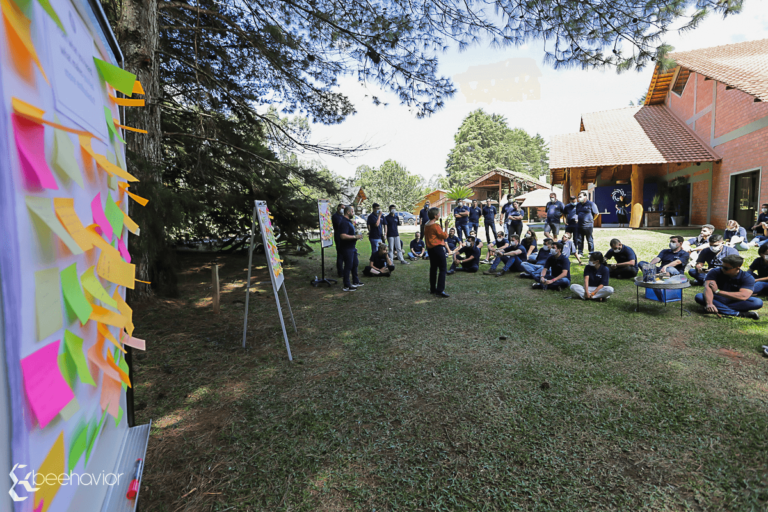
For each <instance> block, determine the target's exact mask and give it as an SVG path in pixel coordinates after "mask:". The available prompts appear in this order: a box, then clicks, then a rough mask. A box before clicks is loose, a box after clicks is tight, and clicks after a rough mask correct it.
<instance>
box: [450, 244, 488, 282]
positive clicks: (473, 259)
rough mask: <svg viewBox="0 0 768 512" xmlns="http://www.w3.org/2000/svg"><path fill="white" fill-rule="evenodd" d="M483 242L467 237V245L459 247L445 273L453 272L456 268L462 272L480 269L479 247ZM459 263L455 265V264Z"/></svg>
mask: <svg viewBox="0 0 768 512" xmlns="http://www.w3.org/2000/svg"><path fill="white" fill-rule="evenodd" d="M482 246H483V242H481V241H480V240H477V241H475V237H473V236H470V237H469V238H467V245H465V246H464V247H462V248H461V249H459V251H458V254H454V255H453V264H452V265H451V268H450V270H448V272H446V274H453V273H454V272H456V271H457V270H461V271H463V272H477V271H478V270H479V269H480V248H481V247H482ZM457 263H458V264H459V265H461V266H460V267H457V266H456V264H457Z"/></svg>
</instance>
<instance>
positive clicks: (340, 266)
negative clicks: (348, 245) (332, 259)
mask: <svg viewBox="0 0 768 512" xmlns="http://www.w3.org/2000/svg"><path fill="white" fill-rule="evenodd" d="M340 243H341V241H340V240H338V241H336V275H337V276H339V277H343V276H344V249H342V248H341V247H339V244H340Z"/></svg>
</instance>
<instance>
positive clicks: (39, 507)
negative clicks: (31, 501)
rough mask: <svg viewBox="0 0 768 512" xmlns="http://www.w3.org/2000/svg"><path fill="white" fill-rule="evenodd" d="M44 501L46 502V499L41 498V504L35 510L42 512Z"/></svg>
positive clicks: (35, 511)
mask: <svg viewBox="0 0 768 512" xmlns="http://www.w3.org/2000/svg"><path fill="white" fill-rule="evenodd" d="M43 503H45V500H44V499H43V500H40V504H39V505H38V506H37V508H36V509H35V510H34V511H33V512H42V510H43Z"/></svg>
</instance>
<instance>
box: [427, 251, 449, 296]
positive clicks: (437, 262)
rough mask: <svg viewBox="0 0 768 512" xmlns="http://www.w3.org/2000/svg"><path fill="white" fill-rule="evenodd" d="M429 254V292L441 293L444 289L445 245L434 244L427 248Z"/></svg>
mask: <svg viewBox="0 0 768 512" xmlns="http://www.w3.org/2000/svg"><path fill="white" fill-rule="evenodd" d="M427 254H429V292H430V293H442V292H443V291H445V272H446V264H445V246H442V245H436V246H435V247H432V248H431V249H427Z"/></svg>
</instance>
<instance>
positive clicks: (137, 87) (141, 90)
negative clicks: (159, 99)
mask: <svg viewBox="0 0 768 512" xmlns="http://www.w3.org/2000/svg"><path fill="white" fill-rule="evenodd" d="M131 92H132V93H133V94H145V93H144V88H143V87H142V86H141V82H139V81H138V80H136V81H135V82H134V83H133V91H131Z"/></svg>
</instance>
